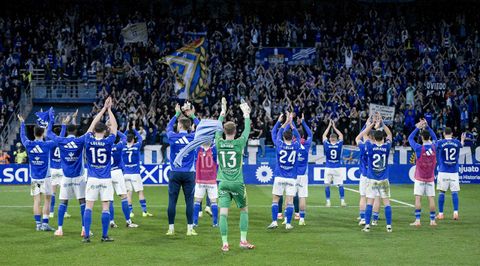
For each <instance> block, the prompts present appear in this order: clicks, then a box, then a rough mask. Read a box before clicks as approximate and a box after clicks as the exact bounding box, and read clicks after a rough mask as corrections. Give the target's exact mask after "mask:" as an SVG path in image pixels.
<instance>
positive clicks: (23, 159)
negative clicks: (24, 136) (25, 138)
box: [13, 142, 28, 164]
mask: <svg viewBox="0 0 480 266" xmlns="http://www.w3.org/2000/svg"><path fill="white" fill-rule="evenodd" d="M16 147H17V149H16V150H15V151H14V152H13V156H15V163H16V164H26V163H27V158H28V155H27V152H26V151H25V148H24V147H23V145H22V144H21V143H20V142H18V143H17V145H16Z"/></svg>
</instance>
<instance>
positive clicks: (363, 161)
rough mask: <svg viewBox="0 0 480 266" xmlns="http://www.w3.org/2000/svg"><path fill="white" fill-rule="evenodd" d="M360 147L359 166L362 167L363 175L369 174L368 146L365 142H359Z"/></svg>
mask: <svg viewBox="0 0 480 266" xmlns="http://www.w3.org/2000/svg"><path fill="white" fill-rule="evenodd" d="M358 148H359V149H360V163H359V168H360V173H361V175H362V176H365V177H366V176H367V175H368V173H367V165H368V155H367V147H366V145H365V142H360V143H359V144H358Z"/></svg>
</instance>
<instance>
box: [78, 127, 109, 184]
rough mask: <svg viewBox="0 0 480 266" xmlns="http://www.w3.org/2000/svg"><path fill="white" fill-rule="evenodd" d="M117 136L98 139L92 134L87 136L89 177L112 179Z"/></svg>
mask: <svg viewBox="0 0 480 266" xmlns="http://www.w3.org/2000/svg"><path fill="white" fill-rule="evenodd" d="M114 142H115V135H113V134H110V135H109V136H108V137H106V138H103V139H96V138H95V137H94V136H93V134H92V133H87V134H85V148H86V150H85V152H86V156H87V175H88V177H94V178H111V173H110V171H111V163H112V159H111V156H112V147H113V143H114Z"/></svg>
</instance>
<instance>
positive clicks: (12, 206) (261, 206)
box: [0, 203, 410, 209]
mask: <svg viewBox="0 0 480 266" xmlns="http://www.w3.org/2000/svg"><path fill="white" fill-rule="evenodd" d="M407 204H408V203H407ZM79 207H80V206H68V208H69V209H70V208H79ZM115 207H119V206H115ZM148 207H152V208H166V207H168V205H148ZM177 207H185V205H177ZM248 207H249V208H271V207H272V206H271V205H250V206H248ZM392 207H393V208H407V207H410V206H392ZM1 208H32V206H29V205H19V206H15V205H0V209H1ZM307 208H325V209H328V208H358V205H357V206H355V205H348V206H346V207H342V206H331V207H326V206H325V205H308V206H307Z"/></svg>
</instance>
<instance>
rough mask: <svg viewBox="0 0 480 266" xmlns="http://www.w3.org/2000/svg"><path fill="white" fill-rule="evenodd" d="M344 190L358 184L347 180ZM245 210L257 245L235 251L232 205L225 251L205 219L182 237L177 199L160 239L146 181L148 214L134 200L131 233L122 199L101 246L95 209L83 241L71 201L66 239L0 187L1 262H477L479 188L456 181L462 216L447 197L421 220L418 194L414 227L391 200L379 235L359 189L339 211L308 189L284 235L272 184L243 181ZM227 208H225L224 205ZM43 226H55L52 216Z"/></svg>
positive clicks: (20, 197) (19, 189)
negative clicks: (364, 218)
mask: <svg viewBox="0 0 480 266" xmlns="http://www.w3.org/2000/svg"><path fill="white" fill-rule="evenodd" d="M350 188H354V189H356V187H355V186H351V187H350ZM247 191H248V200H249V205H250V206H249V211H250V225H249V232H248V233H249V234H248V238H249V240H250V241H251V242H252V243H254V244H255V245H256V249H255V250H240V249H239V248H238V241H239V238H240V233H239V227H238V222H239V212H238V209H236V208H232V209H231V211H230V216H229V242H230V245H231V250H230V252H228V253H225V254H224V253H222V252H221V251H220V247H221V240H220V232H219V229H218V228H212V227H211V226H210V224H211V218H210V217H209V216H207V215H204V216H203V218H201V219H200V222H199V223H200V226H199V227H198V228H197V232H198V233H199V235H198V236H196V237H187V236H186V235H185V233H186V225H185V222H186V219H185V204H184V202H183V198H180V199H179V206H178V209H177V219H176V235H175V236H173V237H167V236H166V235H165V232H166V231H167V227H168V222H167V211H166V210H167V203H168V195H167V188H166V187H146V197H147V203H148V205H149V211H150V212H151V213H153V214H154V215H155V216H154V217H149V218H143V217H141V215H140V214H141V212H140V210H141V209H140V206H139V204H138V201H137V200H136V201H135V202H134V204H135V205H134V213H135V214H136V216H135V217H134V218H133V220H134V222H135V223H138V224H139V225H140V227H139V228H136V229H127V228H125V227H124V221H123V220H124V219H123V214H122V211H121V208H120V201H119V200H117V201H116V202H115V221H116V222H117V224H118V225H119V226H120V227H119V228H116V229H111V230H110V236H111V237H113V238H114V239H115V242H113V243H101V242H100V234H101V221H100V215H101V211H100V206H99V204H97V206H96V207H95V209H94V212H93V224H92V231H93V232H94V233H95V236H94V237H93V238H92V243H90V244H83V243H81V237H80V228H81V225H80V218H79V216H80V214H79V207H78V203H77V202H70V203H69V207H68V208H69V209H68V212H69V213H70V214H71V215H72V217H71V218H68V219H65V222H64V236H63V237H61V238H58V237H54V236H53V232H36V231H35V228H34V227H35V226H34V221H33V216H32V210H31V204H32V199H31V197H30V196H29V186H1V187H0V213H1V215H0V265H32V264H36V265H47V264H48V265H101V264H103V265H187V264H189V265H217V264H218V265H220V264H222V265H313V264H321V265H439V264H443V265H448V264H451V265H478V264H479V263H480V262H479V261H480V223H479V221H480V204H479V199H480V186H477V185H463V186H462V191H461V192H460V220H459V221H453V220H452V219H451V214H452V207H451V206H452V204H451V197H450V194H449V193H448V194H447V197H446V204H445V215H446V219H445V220H443V221H439V222H438V224H439V225H438V226H437V227H435V228H431V227H430V226H429V225H428V219H429V218H428V208H427V202H426V200H424V208H423V213H422V222H423V226H422V227H420V228H412V227H410V226H409V223H410V222H412V221H413V219H414V216H413V211H414V209H413V208H412V207H409V206H407V205H404V204H401V203H392V206H393V233H391V234H387V233H386V230H385V220H384V219H383V208H382V209H381V215H380V217H381V221H380V222H379V225H378V226H377V227H373V229H372V230H371V232H370V233H363V232H361V231H360V229H361V228H360V227H359V226H358V225H357V221H356V217H357V216H358V207H357V206H358V194H357V193H355V192H352V191H348V190H347V191H346V200H347V203H348V204H349V207H346V208H341V207H338V205H339V200H338V193H337V190H336V189H333V190H332V205H333V206H332V207H331V208H325V207H323V206H324V202H325V196H324V192H323V187H320V186H311V187H310V191H309V192H310V198H309V199H308V204H309V207H308V209H307V216H306V222H307V225H306V226H304V227H303V226H302V227H300V226H298V225H296V224H297V223H296V222H295V223H294V226H295V228H294V229H293V230H292V231H286V230H285V229H284V228H283V227H279V228H278V229H276V230H272V231H269V230H267V229H266V227H267V225H268V224H269V223H270V220H271V218H270V216H271V215H270V204H271V187H270V186H248V188H247ZM412 193H413V185H406V186H392V198H394V199H397V200H400V201H404V202H407V203H413V195H412ZM232 206H233V205H232ZM50 224H51V225H52V226H54V227H56V224H57V221H56V217H55V218H54V219H52V220H51V222H50Z"/></svg>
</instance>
